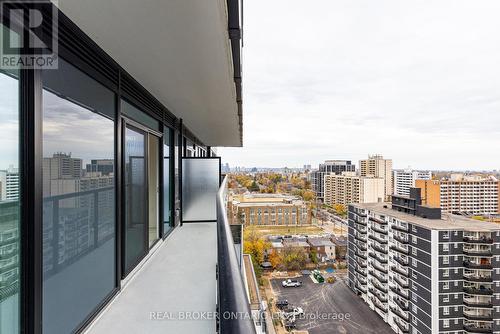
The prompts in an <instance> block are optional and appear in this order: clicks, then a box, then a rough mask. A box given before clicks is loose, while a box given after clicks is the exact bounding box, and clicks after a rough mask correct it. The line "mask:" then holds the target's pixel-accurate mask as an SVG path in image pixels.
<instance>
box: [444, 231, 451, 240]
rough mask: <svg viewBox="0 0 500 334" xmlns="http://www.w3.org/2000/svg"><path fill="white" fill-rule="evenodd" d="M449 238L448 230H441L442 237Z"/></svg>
mask: <svg viewBox="0 0 500 334" xmlns="http://www.w3.org/2000/svg"><path fill="white" fill-rule="evenodd" d="M449 238H450V232H448V231H444V232H443V239H449Z"/></svg>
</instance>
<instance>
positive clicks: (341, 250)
mask: <svg viewBox="0 0 500 334" xmlns="http://www.w3.org/2000/svg"><path fill="white" fill-rule="evenodd" d="M330 240H331V241H332V242H333V243H334V244H335V257H336V259H337V260H345V259H346V255H347V239H346V238H345V237H344V236H340V237H337V236H332V237H331V239H330Z"/></svg>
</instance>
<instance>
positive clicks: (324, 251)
mask: <svg viewBox="0 0 500 334" xmlns="http://www.w3.org/2000/svg"><path fill="white" fill-rule="evenodd" d="M307 242H308V244H309V245H310V247H311V251H313V250H315V251H316V256H317V258H318V260H320V261H321V262H325V261H329V260H334V259H335V244H334V243H333V242H332V241H331V240H329V239H327V238H309V239H308V240H307Z"/></svg>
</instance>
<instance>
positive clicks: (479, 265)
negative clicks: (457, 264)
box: [464, 261, 493, 270]
mask: <svg viewBox="0 0 500 334" xmlns="http://www.w3.org/2000/svg"><path fill="white" fill-rule="evenodd" d="M464 267H465V268H468V269H485V270H491V269H493V266H492V265H491V263H475V262H471V261H464Z"/></svg>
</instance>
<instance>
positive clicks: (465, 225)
mask: <svg viewBox="0 0 500 334" xmlns="http://www.w3.org/2000/svg"><path fill="white" fill-rule="evenodd" d="M384 205H385V206H387V208H384ZM353 206H355V207H357V208H362V209H367V210H370V211H374V212H376V213H378V214H381V215H386V216H391V217H394V218H397V219H399V220H402V221H406V222H408V223H411V224H416V225H420V226H422V227H425V228H427V229H434V230H467V231H472V232H489V231H498V230H500V224H497V223H492V222H486V221H480V220H475V219H471V218H467V217H463V216H458V215H452V214H449V213H442V214H441V219H427V218H422V217H419V216H414V215H410V214H408V213H404V212H400V211H397V210H392V209H391V208H390V207H391V203H364V204H358V203H356V204H353Z"/></svg>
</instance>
